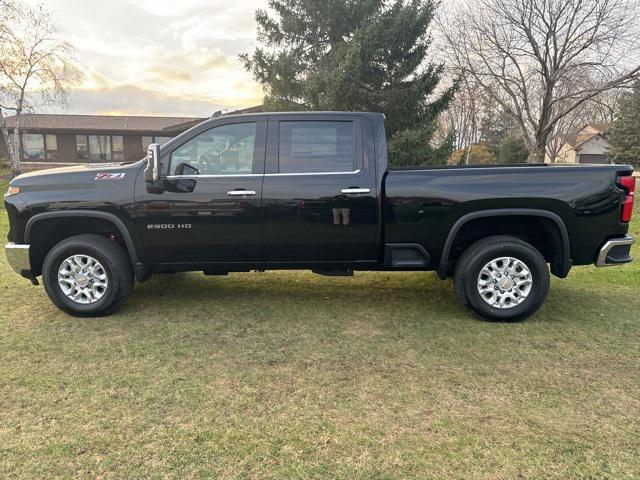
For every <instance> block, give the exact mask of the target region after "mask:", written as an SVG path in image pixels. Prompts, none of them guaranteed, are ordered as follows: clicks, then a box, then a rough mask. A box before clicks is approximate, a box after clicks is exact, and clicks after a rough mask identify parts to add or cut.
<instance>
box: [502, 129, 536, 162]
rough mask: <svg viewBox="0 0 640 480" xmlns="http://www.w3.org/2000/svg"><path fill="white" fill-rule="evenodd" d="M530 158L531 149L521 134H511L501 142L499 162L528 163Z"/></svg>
mask: <svg viewBox="0 0 640 480" xmlns="http://www.w3.org/2000/svg"><path fill="white" fill-rule="evenodd" d="M528 159H529V150H528V149H527V146H526V145H525V144H524V140H523V139H522V137H521V136H519V135H513V134H511V135H509V136H507V137H506V138H505V139H504V140H502V142H501V143H500V150H499V151H498V162H500V163H527V161H528Z"/></svg>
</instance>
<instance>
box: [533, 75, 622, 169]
mask: <svg viewBox="0 0 640 480" xmlns="http://www.w3.org/2000/svg"><path fill="white" fill-rule="evenodd" d="M625 90H626V89H622V88H617V89H614V90H609V91H606V92H603V93H602V94H600V95H598V96H597V97H595V98H593V99H591V100H588V101H586V102H585V103H584V104H583V105H581V106H580V107H578V108H576V109H575V110H574V111H573V112H572V113H570V114H569V115H566V116H565V117H563V118H561V119H560V120H559V121H558V122H557V123H556V125H555V128H554V129H553V131H552V132H551V133H550V134H549V138H548V140H547V155H546V158H547V159H548V160H549V161H550V162H555V161H556V158H557V157H558V154H559V153H560V151H561V150H562V147H563V146H564V145H565V144H566V143H567V142H568V141H569V139H570V138H571V137H575V135H576V133H578V131H579V130H580V129H581V128H582V127H584V126H585V125H587V124H602V125H607V124H608V125H610V124H612V123H613V120H614V118H615V115H616V112H617V110H618V106H619V103H620V99H621V95H622V93H623V92H624V91H625Z"/></svg>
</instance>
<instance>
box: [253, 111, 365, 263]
mask: <svg viewBox="0 0 640 480" xmlns="http://www.w3.org/2000/svg"><path fill="white" fill-rule="evenodd" d="M370 132H371V126H370V124H369V121H368V120H367V119H366V118H365V117H361V116H358V115H355V114H354V115H348V114H330V113H328V114H318V113H315V114H311V115H301V114H297V115H289V116H287V115H280V116H273V117H271V119H270V120H269V127H268V134H267V162H266V170H265V177H264V184H263V193H262V199H263V200H262V209H263V238H264V246H265V260H266V261H267V262H274V263H291V264H297V263H303V264H312V263H317V262H329V263H340V264H341V263H345V264H350V263H353V262H362V263H363V264H366V263H375V262H377V257H378V249H377V200H376V199H377V191H376V190H377V182H376V171H375V162H374V159H373V146H372V140H370V141H368V142H365V141H364V139H365V135H371V136H372V134H371V133H370ZM371 136H369V137H368V138H372V137H371ZM336 266H339V265H336Z"/></svg>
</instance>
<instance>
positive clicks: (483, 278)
mask: <svg viewBox="0 0 640 480" xmlns="http://www.w3.org/2000/svg"><path fill="white" fill-rule="evenodd" d="M477 286H478V293H479V294H480V298H482V300H483V301H484V302H485V303H486V304H487V305H490V306H491V307H493V308H498V309H500V310H506V309H509V308H515V307H517V306H518V305H521V304H522V302H524V301H525V300H526V299H527V297H528V296H529V294H530V293H531V287H532V286H533V276H532V275H531V270H530V269H529V267H528V266H527V264H526V263H524V262H523V261H522V260H518V259H517V258H513V257H499V258H494V259H493V260H491V261H490V262H488V263H487V264H486V265H485V266H484V267H482V269H481V270H480V273H479V274H478V282H477Z"/></svg>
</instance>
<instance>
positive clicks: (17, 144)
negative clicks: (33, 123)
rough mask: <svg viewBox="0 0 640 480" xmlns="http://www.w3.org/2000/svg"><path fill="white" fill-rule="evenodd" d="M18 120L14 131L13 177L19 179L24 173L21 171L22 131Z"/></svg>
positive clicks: (12, 150)
mask: <svg viewBox="0 0 640 480" xmlns="http://www.w3.org/2000/svg"><path fill="white" fill-rule="evenodd" d="M19 121H20V120H19V119H16V126H15V128H14V129H13V142H12V144H11V146H12V147H13V148H11V177H12V178H14V177H17V176H18V175H20V174H21V173H22V172H21V171H20V130H19V128H18V122H19Z"/></svg>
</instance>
